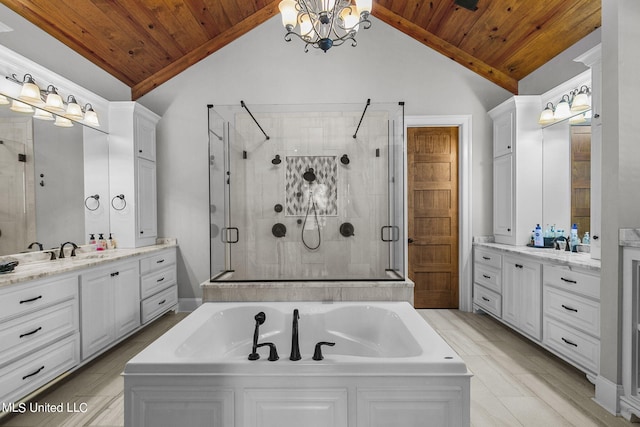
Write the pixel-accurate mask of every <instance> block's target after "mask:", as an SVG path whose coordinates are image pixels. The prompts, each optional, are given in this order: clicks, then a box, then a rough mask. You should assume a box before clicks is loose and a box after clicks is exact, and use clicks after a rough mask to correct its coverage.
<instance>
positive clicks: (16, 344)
mask: <svg viewBox="0 0 640 427" xmlns="http://www.w3.org/2000/svg"><path fill="white" fill-rule="evenodd" d="M75 332H78V303H77V300H76V299H72V300H68V301H65V302H62V303H60V304H56V305H54V306H52V307H49V308H45V309H43V310H38V311H36V312H34V313H30V314H27V315H25V316H22V317H19V318H17V319H14V320H11V321H8V322H4V323H0V342H1V343H2V347H1V348H0V366H2V365H5V364H6V363H9V362H12V361H14V360H15V359H19V358H20V357H22V356H23V355H25V354H27V353H29V352H30V351H33V350H36V349H38V348H40V347H42V346H43V345H46V344H49V343H52V342H54V341H56V340H58V339H60V338H62V337H65V336H67V335H70V334H73V333H75Z"/></svg>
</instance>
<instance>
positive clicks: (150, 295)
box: [140, 248, 178, 324]
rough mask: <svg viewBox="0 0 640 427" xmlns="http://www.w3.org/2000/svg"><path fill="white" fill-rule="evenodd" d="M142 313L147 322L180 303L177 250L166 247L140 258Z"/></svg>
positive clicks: (143, 319) (143, 321)
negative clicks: (177, 279) (177, 278)
mask: <svg viewBox="0 0 640 427" xmlns="http://www.w3.org/2000/svg"><path fill="white" fill-rule="evenodd" d="M140 295H141V298H142V301H141V302H140V313H141V318H142V324H145V323H147V322H149V321H151V320H153V319H154V318H156V317H157V316H159V315H161V314H162V313H165V312H166V311H167V310H169V309H171V308H172V307H175V306H176V304H177V303H178V285H177V281H176V250H175V248H171V249H165V250H163V251H161V252H158V253H156V254H153V255H151V256H147V257H144V258H142V259H141V260H140Z"/></svg>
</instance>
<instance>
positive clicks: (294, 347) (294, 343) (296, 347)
mask: <svg viewBox="0 0 640 427" xmlns="http://www.w3.org/2000/svg"><path fill="white" fill-rule="evenodd" d="M298 319H300V314H299V313H298V309H297V308H296V309H294V310H293V326H292V331H291V356H289V360H300V359H302V357H300V344H299V343H298Z"/></svg>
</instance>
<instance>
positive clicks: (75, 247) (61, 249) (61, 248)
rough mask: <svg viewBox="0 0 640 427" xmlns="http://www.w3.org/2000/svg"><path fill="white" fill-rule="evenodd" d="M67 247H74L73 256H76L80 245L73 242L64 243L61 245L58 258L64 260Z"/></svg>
mask: <svg viewBox="0 0 640 427" xmlns="http://www.w3.org/2000/svg"><path fill="white" fill-rule="evenodd" d="M67 245H73V249H71V256H76V249H78V245H76V244H75V243H73V242H64V243H63V244H62V245H60V255H58V258H64V247H65V246H67Z"/></svg>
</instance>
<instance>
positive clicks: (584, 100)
mask: <svg viewBox="0 0 640 427" xmlns="http://www.w3.org/2000/svg"><path fill="white" fill-rule="evenodd" d="M573 95H574V96H573V101H572V102H571V112H573V113H579V112H580V111H585V110H588V109H589V108H591V105H589V96H588V95H589V88H588V87H587V86H582V87H581V88H580V91H578V89H576V90H574V91H573Z"/></svg>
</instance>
